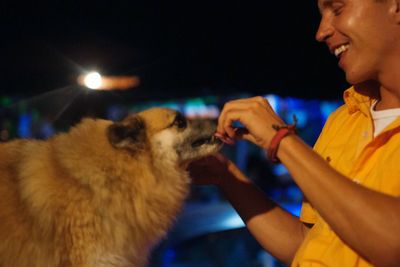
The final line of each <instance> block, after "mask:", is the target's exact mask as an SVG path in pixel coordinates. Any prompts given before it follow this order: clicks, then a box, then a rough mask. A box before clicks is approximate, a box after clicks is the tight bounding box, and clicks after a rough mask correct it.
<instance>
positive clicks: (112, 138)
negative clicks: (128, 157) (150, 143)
mask: <svg viewBox="0 0 400 267" xmlns="http://www.w3.org/2000/svg"><path fill="white" fill-rule="evenodd" d="M107 137H108V140H109V142H110V144H111V145H112V146H113V147H115V148H124V149H128V150H131V151H136V150H139V149H142V148H143V147H144V146H145V142H146V140H145V139H146V133H145V124H144V122H143V121H142V120H141V119H140V118H139V117H134V118H132V119H130V120H129V121H128V122H115V123H113V124H111V125H110V126H109V127H108V129H107Z"/></svg>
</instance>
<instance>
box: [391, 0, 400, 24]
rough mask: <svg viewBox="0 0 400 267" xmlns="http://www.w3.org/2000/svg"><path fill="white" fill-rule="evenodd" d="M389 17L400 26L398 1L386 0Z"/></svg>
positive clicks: (399, 3)
mask: <svg viewBox="0 0 400 267" xmlns="http://www.w3.org/2000/svg"><path fill="white" fill-rule="evenodd" d="M388 1H389V4H390V6H389V12H390V16H391V17H392V18H393V19H394V21H395V22H396V23H397V24H400V0H388Z"/></svg>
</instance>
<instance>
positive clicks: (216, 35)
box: [0, 0, 347, 100]
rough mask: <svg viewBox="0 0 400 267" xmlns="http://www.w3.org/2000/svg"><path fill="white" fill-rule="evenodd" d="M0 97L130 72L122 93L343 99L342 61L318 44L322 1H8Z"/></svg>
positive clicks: (3, 16) (1, 6)
mask: <svg viewBox="0 0 400 267" xmlns="http://www.w3.org/2000/svg"><path fill="white" fill-rule="evenodd" d="M0 12H1V13H2V14H1V20H2V22H1V24H0V25H1V26H0V27H1V38H2V41H1V45H0V58H1V70H0V82H1V85H0V88H1V94H2V95H16V96H20V97H32V96H35V95H38V94H41V93H44V92H49V91H52V90H55V89H57V88H62V87H64V86H68V85H71V84H73V83H75V78H76V76H77V75H79V74H80V73H81V72H82V71H83V70H90V69H92V68H96V69H97V70H99V71H101V72H102V73H103V74H109V75H119V74H133V75H139V76H140V77H141V80H142V83H141V85H140V87H138V88H134V89H131V90H129V91H127V92H116V93H114V94H113V95H115V94H116V95H120V96H121V95H122V96H123V97H124V98H126V99H133V100H134V99H136V100H139V99H163V98H171V97H188V96H197V95H203V94H205V95H210V94H212V95H225V94H229V93H232V92H243V91H245V92H248V93H251V94H266V93H275V94H279V95H282V96H289V95H290V96H295V97H304V98H324V99H338V98H341V92H342V91H343V89H344V88H345V87H346V86H347V84H346V82H345V80H344V75H343V74H342V72H341V70H339V68H338V67H337V66H336V59H335V58H334V56H333V55H331V54H330V53H329V51H328V49H327V48H326V47H325V45H324V44H320V43H318V42H316V41H315V39H314V34H315V31H316V29H317V27H318V19H319V14H318V9H317V6H316V1H295V0H292V1H240V0H234V1H232V0H231V1H226V0H220V1H211V0H203V1H183V0H178V1H134V0H131V1H74V0H70V1H56V0H55V1H15V2H14V3H12V2H11V1H10V2H2V3H1V4H0Z"/></svg>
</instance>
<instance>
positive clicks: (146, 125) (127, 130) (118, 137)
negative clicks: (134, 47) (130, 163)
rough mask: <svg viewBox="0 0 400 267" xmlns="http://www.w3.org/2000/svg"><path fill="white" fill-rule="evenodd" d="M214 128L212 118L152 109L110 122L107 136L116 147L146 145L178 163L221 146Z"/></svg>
mask: <svg viewBox="0 0 400 267" xmlns="http://www.w3.org/2000/svg"><path fill="white" fill-rule="evenodd" d="M215 131H216V123H215V122H214V121H212V120H207V119H194V120H187V119H186V118H184V117H183V116H182V115H181V114H180V113H179V112H177V111H175V110H172V109H165V108H154V109H149V110H146V111H144V112H141V113H138V114H137V115H131V116H129V117H127V118H126V119H124V120H123V121H122V122H119V123H114V124H113V125H112V126H110V131H109V139H110V142H111V143H112V144H113V145H114V146H115V147H116V148H122V149H128V150H130V151H131V152H132V153H135V152H137V151H140V150H141V149H144V148H145V147H147V146H149V147H147V149H151V150H152V151H153V154H155V155H157V156H158V157H159V158H160V159H161V160H165V161H168V162H171V161H172V162H174V163H175V164H179V165H182V164H186V163H189V162H190V161H193V160H196V159H199V158H201V157H204V156H207V155H210V154H213V153H216V152H217V151H218V150H219V149H220V148H221V145H222V144H221V142H220V141H219V140H218V139H217V138H215V137H214V133H215Z"/></svg>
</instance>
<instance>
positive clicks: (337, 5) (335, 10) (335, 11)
mask: <svg viewBox="0 0 400 267" xmlns="http://www.w3.org/2000/svg"><path fill="white" fill-rule="evenodd" d="M331 8H332V12H333V14H335V15H340V13H341V12H342V8H343V4H341V3H337V2H335V3H333V4H332V7H331Z"/></svg>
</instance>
